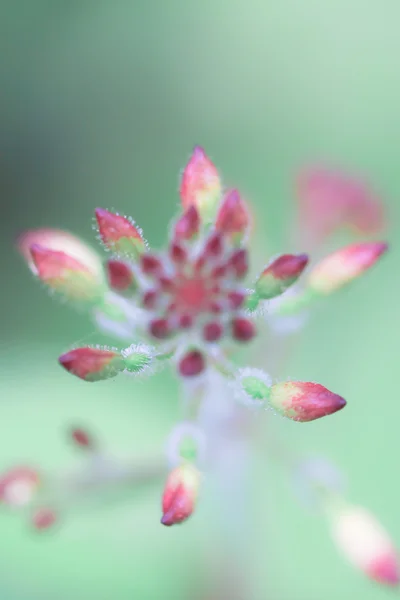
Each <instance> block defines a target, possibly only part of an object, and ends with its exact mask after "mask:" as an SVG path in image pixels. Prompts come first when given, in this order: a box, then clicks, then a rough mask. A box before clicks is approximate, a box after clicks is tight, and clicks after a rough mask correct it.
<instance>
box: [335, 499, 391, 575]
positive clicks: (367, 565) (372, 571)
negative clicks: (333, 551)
mask: <svg viewBox="0 0 400 600" xmlns="http://www.w3.org/2000/svg"><path fill="white" fill-rule="evenodd" d="M331 532H332V537H333V540H334V542H335V543H336V546H337V548H338V550H339V552H341V553H342V554H343V555H344V556H345V557H346V558H347V559H348V560H349V561H350V562H351V563H352V564H353V565H354V566H355V567H356V568H358V569H360V570H361V571H363V572H364V573H365V574H366V575H367V576H368V577H370V578H371V579H373V580H375V581H377V582H378V583H382V584H385V585H389V586H397V585H399V583H400V563H399V557H398V553H397V550H396V548H395V547H394V544H393V542H392V540H391V539H390V537H389V535H388V534H387V532H386V531H385V530H384V529H383V527H382V526H381V524H380V523H379V522H378V521H377V520H376V519H375V517H374V516H373V515H372V514H371V513H369V512H368V511H367V510H365V509H364V508H361V507H358V506H348V507H345V508H344V509H343V508H340V509H339V510H336V511H335V512H333V513H332V515H331Z"/></svg>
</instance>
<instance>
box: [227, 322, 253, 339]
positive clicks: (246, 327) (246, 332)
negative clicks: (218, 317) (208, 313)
mask: <svg viewBox="0 0 400 600" xmlns="http://www.w3.org/2000/svg"><path fill="white" fill-rule="evenodd" d="M232 335H233V337H234V338H235V340H237V341H238V342H249V341H250V340H251V339H252V338H253V337H254V336H255V335H256V328H255V326H254V324H253V323H252V322H251V321H250V320H249V319H245V318H244V317H238V318H237V319H233V321H232Z"/></svg>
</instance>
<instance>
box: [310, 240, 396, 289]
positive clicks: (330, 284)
mask: <svg viewBox="0 0 400 600" xmlns="http://www.w3.org/2000/svg"><path fill="white" fill-rule="evenodd" d="M387 248H388V246H387V244H386V243H384V242H365V243H362V244H352V245H350V246H346V247H345V248H341V249H340V250H337V251H336V252H333V253H332V254H330V255H329V256H327V257H326V258H324V259H323V260H322V261H321V262H320V263H318V264H317V265H316V266H315V267H314V269H313V270H312V271H311V273H310V275H309V278H308V286H309V289H311V290H312V291H314V292H317V293H319V294H330V293H332V292H336V291H337V290H339V289H341V288H342V287H344V286H345V285H347V284H348V283H350V282H352V281H353V280H354V279H356V278H357V277H359V276H360V275H362V274H363V273H364V272H365V271H367V270H368V269H370V268H371V267H372V266H373V265H374V264H375V263H376V262H377V260H378V259H379V258H380V257H381V256H382V254H384V253H385V252H386V250H387Z"/></svg>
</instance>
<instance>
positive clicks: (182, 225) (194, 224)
mask: <svg viewBox="0 0 400 600" xmlns="http://www.w3.org/2000/svg"><path fill="white" fill-rule="evenodd" d="M199 228H200V214H199V211H198V210H197V208H196V206H195V205H194V204H192V205H191V206H189V208H188V209H187V210H186V211H185V212H184V213H183V215H182V216H181V217H180V218H179V219H178V221H177V222H176V224H175V229H174V240H175V241H180V240H191V239H192V238H193V237H194V236H195V235H197V234H198V232H199Z"/></svg>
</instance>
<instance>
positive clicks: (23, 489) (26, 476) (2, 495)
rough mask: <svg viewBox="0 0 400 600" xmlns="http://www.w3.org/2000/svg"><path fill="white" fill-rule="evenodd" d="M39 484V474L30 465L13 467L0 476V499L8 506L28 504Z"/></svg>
mask: <svg viewBox="0 0 400 600" xmlns="http://www.w3.org/2000/svg"><path fill="white" fill-rule="evenodd" d="M38 486H39V475H38V473H37V472H36V471H35V470H34V469H32V468H30V467H15V468H13V469H10V471H7V472H6V473H3V474H2V475H1V476H0V501H1V502H4V503H5V504H8V505H9V506H14V507H19V506H25V505H26V504H29V502H30V501H31V500H32V498H33V496H34V494H35V492H36V490H37V488H38Z"/></svg>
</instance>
